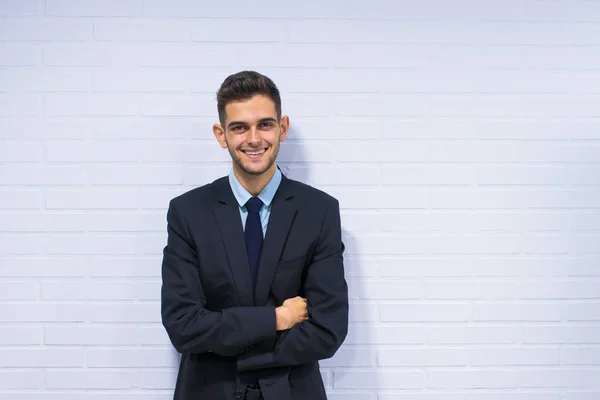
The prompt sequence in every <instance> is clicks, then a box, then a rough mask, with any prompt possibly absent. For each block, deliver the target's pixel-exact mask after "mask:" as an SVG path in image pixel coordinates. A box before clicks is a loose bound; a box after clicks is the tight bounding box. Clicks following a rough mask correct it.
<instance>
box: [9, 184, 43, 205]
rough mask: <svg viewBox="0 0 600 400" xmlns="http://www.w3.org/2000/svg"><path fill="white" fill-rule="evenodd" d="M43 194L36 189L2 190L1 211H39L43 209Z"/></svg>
mask: <svg viewBox="0 0 600 400" xmlns="http://www.w3.org/2000/svg"><path fill="white" fill-rule="evenodd" d="M42 201H43V197H42V192H41V191H40V190H36V189H33V190H32V189H13V188H11V189H8V190H7V189H0V209H2V210H38V209H40V208H41V207H42Z"/></svg>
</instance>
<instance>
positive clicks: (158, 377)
mask: <svg viewBox="0 0 600 400" xmlns="http://www.w3.org/2000/svg"><path fill="white" fill-rule="evenodd" d="M176 379H177V376H176V375H175V374H174V373H173V370H172V369H170V370H157V369H151V370H147V371H145V373H144V374H142V375H141V376H140V388H142V389H153V390H169V391H171V392H172V391H173V389H175V382H176Z"/></svg>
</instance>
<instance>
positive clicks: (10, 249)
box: [0, 233, 44, 255]
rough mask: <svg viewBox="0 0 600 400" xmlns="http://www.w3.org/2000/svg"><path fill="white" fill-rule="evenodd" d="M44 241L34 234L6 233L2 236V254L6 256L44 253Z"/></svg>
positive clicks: (0, 251)
mask: <svg viewBox="0 0 600 400" xmlns="http://www.w3.org/2000/svg"><path fill="white" fill-rule="evenodd" d="M43 248H44V239H43V238H42V237H41V236H38V235H34V234H16V233H4V234H1V235H0V253H2V254H5V255H17V254H21V255H25V254H31V255H37V254H41V253H42V252H43Z"/></svg>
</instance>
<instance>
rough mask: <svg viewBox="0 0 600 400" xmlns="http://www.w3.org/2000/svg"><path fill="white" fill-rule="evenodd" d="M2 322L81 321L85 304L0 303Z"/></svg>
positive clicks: (85, 310)
mask: <svg viewBox="0 0 600 400" xmlns="http://www.w3.org/2000/svg"><path fill="white" fill-rule="evenodd" d="M0 311H1V312H0V321H2V322H83V321H84V320H85V319H86V318H87V314H88V312H87V306H86V305H85V304H69V303H49V302H45V303H41V304H32V303H26V304H25V303H19V304H9V303H4V304H0Z"/></svg>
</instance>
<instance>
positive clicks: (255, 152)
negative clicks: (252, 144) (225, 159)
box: [242, 149, 266, 157]
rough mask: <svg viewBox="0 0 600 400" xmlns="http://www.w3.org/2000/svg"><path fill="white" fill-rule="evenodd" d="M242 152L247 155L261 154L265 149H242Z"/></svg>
mask: <svg viewBox="0 0 600 400" xmlns="http://www.w3.org/2000/svg"><path fill="white" fill-rule="evenodd" d="M242 151H243V152H244V154H246V155H249V156H251V157H252V156H254V157H256V156H260V155H261V154H264V152H265V151H266V149H262V150H256V151H248V150H242Z"/></svg>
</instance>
